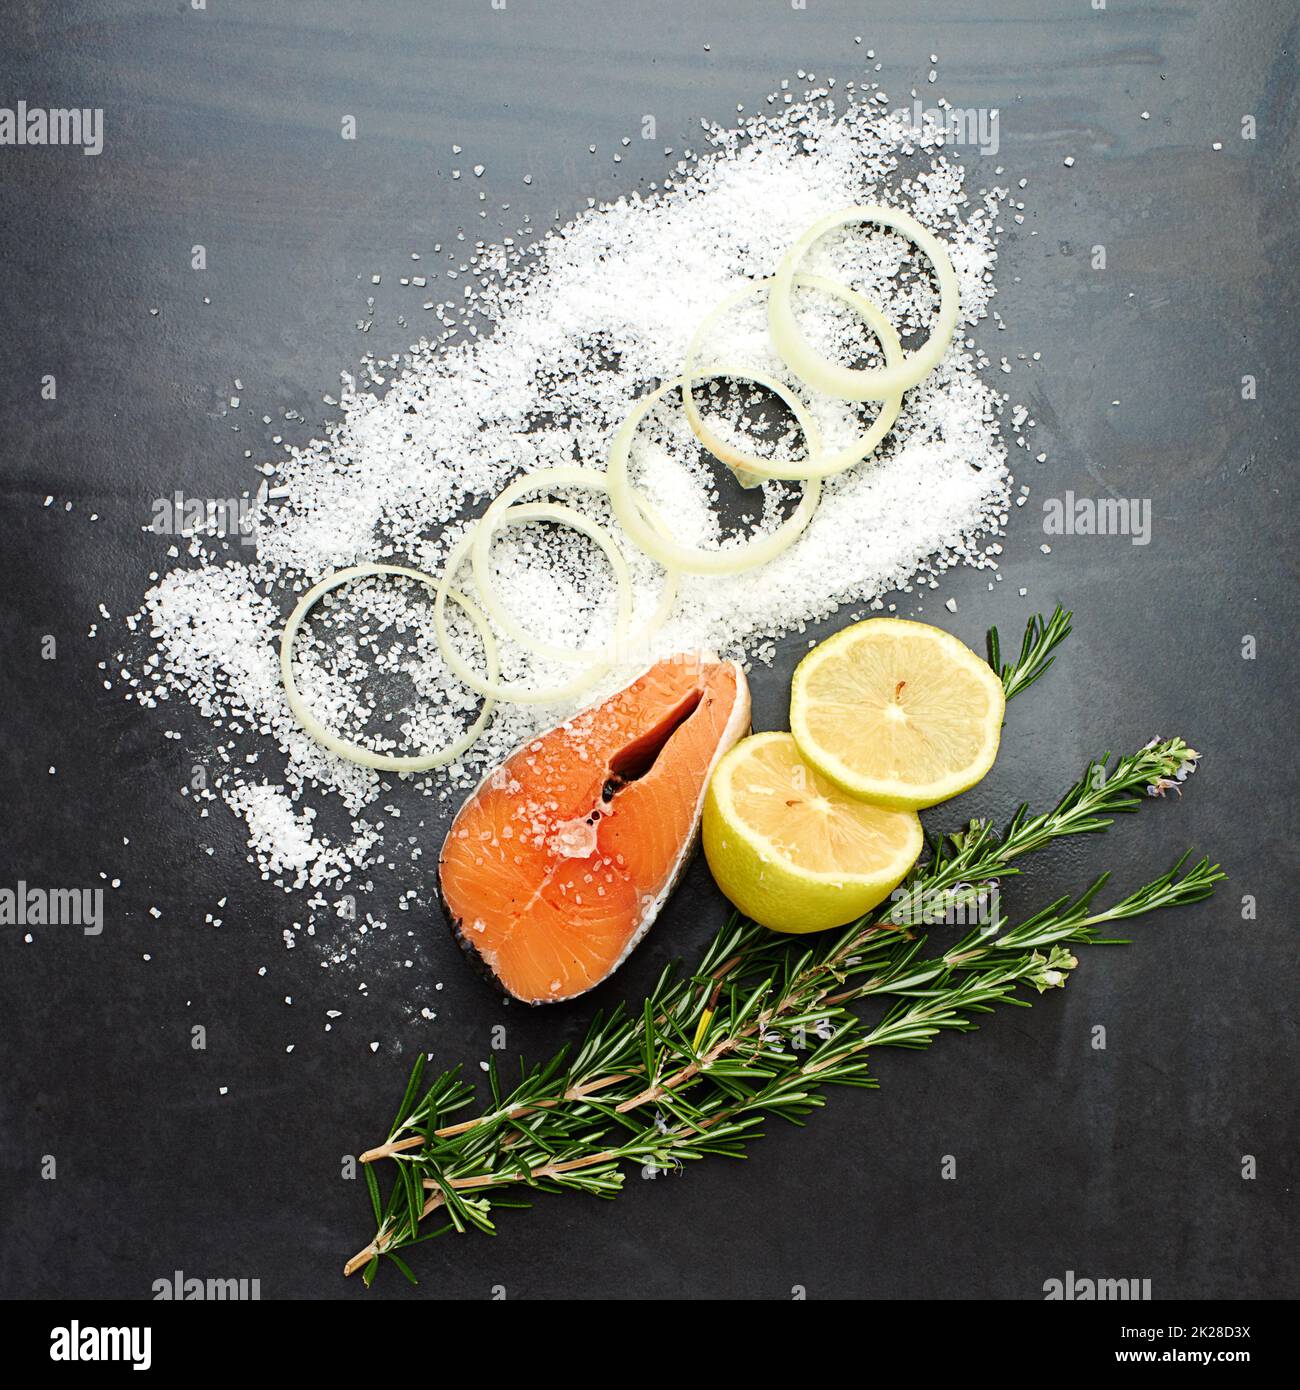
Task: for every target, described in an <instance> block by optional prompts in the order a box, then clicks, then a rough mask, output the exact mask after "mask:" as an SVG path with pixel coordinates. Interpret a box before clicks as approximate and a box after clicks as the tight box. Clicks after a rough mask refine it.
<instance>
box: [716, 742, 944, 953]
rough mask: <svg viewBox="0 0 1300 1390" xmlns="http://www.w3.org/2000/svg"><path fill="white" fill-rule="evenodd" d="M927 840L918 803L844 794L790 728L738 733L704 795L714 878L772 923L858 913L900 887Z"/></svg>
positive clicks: (808, 926) (815, 925) (830, 923)
mask: <svg viewBox="0 0 1300 1390" xmlns="http://www.w3.org/2000/svg"><path fill="white" fill-rule="evenodd" d="M923 843H924V836H923V835H922V833H921V822H920V821H919V820H918V819H917V817H916V814H915V812H913V811H890V810H886V809H885V808H884V807H882V806H871V805H869V804H868V803H867V802H865V801H860V800H858V799H857V798H856V797H851V796H845V795H844V793H843V792H842V791H840V790H839V788H838V787H835V786H833V785H832V784H831V783H830V782H828V781H827V780H826V779H825V778H824V777H821V776H819V775H818V773H816V772H815V771H814V770H813V769H812V768H810V767H809V766H808V764H807V763H806V762H805V761H804V760H803V758H801V757H800V756H799V749H798V748H797V747H796V746H795V741H794V739H793V738H791V737H790V735H789V734H754V735H752V736H751V737H750V738H747V739H742V740H741V742H740V743H738V744H737V745H736V746H735V747H734V748H733V749H732V750H731V752H729V753H728V754H727V755H726V757H724V758H723V759H722V761H721V762H720V763H719V764H718V767H717V771H715V772H714V774H713V778H712V780H711V781H710V783H709V791H708V796H707V797H706V798H705V802H704V855H705V858H706V859H707V860H708V861H709V868H710V869H711V870H712V871H713V877H714V878H715V879H716V880H717V883H718V887H719V888H721V889H722V891H723V892H724V893H725V894H726V895H727V897H728V898H730V899H731V901H732V902H733V903H735V905H736V906H737V907H738V908H739V909H740V910H741V912H743V913H744V914H745V915H746V916H747V917H752V918H753V919H754V921H755V922H759V923H761V924H762V925H763V926H765V927H771V928H772V929H773V930H774V931H781V932H794V933H799V932H810V931H823V930H825V929H826V928H827V927H838V926H842V925H843V924H844V923H846V922H852V921H854V920H855V919H856V918H858V917H861V916H862V915H863V914H864V913H866V912H869V911H870V910H871V909H872V908H873V907H875V906H876V904H877V903H879V902H883V901H884V899H885V898H887V897H888V896H889V894H890V893H891V892H893V890H894V889H895V888H897V887H898V885H899V883H901V882H902V880H903V878H904V876H905V875H906V873H907V871H908V869H910V868H911V867H912V865H913V864H914V863H915V862H916V857H917V855H919V854H920V852H921V846H922V844H923Z"/></svg>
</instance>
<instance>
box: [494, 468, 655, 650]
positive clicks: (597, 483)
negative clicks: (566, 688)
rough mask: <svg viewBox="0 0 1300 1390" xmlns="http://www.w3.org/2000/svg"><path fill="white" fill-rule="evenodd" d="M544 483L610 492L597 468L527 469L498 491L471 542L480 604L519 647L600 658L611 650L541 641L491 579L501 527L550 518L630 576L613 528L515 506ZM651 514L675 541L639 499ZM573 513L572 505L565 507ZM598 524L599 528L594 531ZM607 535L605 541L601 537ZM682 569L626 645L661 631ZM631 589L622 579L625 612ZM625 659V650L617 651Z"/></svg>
mask: <svg viewBox="0 0 1300 1390" xmlns="http://www.w3.org/2000/svg"><path fill="white" fill-rule="evenodd" d="M543 487H557V488H558V487H575V488H588V489H590V490H591V491H592V492H607V491H608V489H607V487H606V485H605V475H604V474H603V473H597V472H596V471H595V469H592V468H577V467H573V468H541V469H537V470H536V471H534V472H532V473H526V474H525V475H524V476H523V477H521V478H516V479H515V481H514V482H513V483H511V484H510V485H509V486H508V487H506V488H505V489H504V490H503V491H502V492H500V493H498V494H497V496H496V497H495V498H494V500H493V502H492V505H491V506H490V507H488V509H487V511H486V512H484V513H483V515H482V517H481V518H480V519H479V522H478V524H477V526H476V527H475V528H474V539H473V542H472V544H471V546H470V559H471V562H472V565H473V569H474V586H475V588H476V590H477V591H478V595H479V602H480V603H481V604H482V605H483V608H484V610H485V611H486V612H487V615H488V617H490V618H491V619H492V621H493V622H494V623H496V625H497V626H498V627H499V628H500V629H501V630H502V631H503V632H505V633H507V634H508V635H509V636H510V637H513V638H514V640H515V641H516V642H518V643H519V644H520V646H523V647H527V648H528V650H529V651H532V652H536V653H537V655H539V656H544V657H549V658H550V659H552V660H554V661H565V662H587V663H590V662H592V661H594V660H599V659H600V658H601V656H603V655H607V654H608V651H609V649H608V647H606V648H605V650H604V651H603V652H593V651H591V650H590V649H578V650H576V651H575V650H570V649H567V648H563V647H553V646H551V645H550V644H549V643H546V642H541V641H539V640H538V639H537V638H536V637H534V636H533V635H532V634H531V633H530V632H528V630H527V629H526V628H525V627H524V626H523V625H522V624H521V623H518V622H516V621H515V620H514V619H513V618H512V617H511V616H510V614H509V613H507V612H506V611H505V608H504V606H503V605H502V604H501V603H500V602H498V600H497V596H496V591H495V586H494V585H493V582H492V568H491V565H490V564H489V558H490V554H491V549H492V541H493V538H494V537H495V535H496V533H497V531H498V530H500V528H501V527H502V526H508V525H512V524H517V523H519V522H522V521H526V520H537V519H549V520H552V521H556V520H563V521H565V522H566V524H568V525H572V526H576V527H577V529H578V530H581V531H583V532H584V533H585V534H586V535H588V536H590V537H591V538H592V540H594V541H595V542H596V544H597V545H599V546H600V547H601V549H602V550H603V551H604V552H605V557H606V558H607V559H608V560H609V562H610V564H611V565H612V566H613V567H614V571H615V574H616V575H617V574H618V573H619V570H620V567H621V569H622V574H623V579H624V581H626V580H627V567H626V563H625V562H624V560H623V557H622V554H621V552H620V553H617V554H616V553H615V549H614V548H615V547H616V543H615V542H614V541H613V540H612V539H611V537H610V535H609V532H608V531H606V530H605V528H604V527H602V526H597V525H596V523H595V522H588V521H587V519H586V518H585V517H582V518H581V521H580V522H578V521H574V520H573V518H574V517H578V516H580V514H579V513H577V512H573V513H569V514H568V515H567V516H566V517H564V518H560V517H556V516H553V515H551V516H549V517H548V518H537V517H535V516H532V515H524V514H523V512H524V510H525V509H521V508H520V507H519V506H518V505H512V504H514V500H515V498H516V497H519V496H522V495H523V494H524V493H526V492H532V491H534V490H536V489H537V488H543ZM639 500H640V502H641V505H642V507H643V509H644V510H645V512H646V515H647V516H648V517H649V518H650V521H651V524H652V525H653V526H654V527H655V528H656V529H657V530H658V531H659V533H660V534H661V535H662V536H663V537H664V538H665V539H669V540H670V539H671V536H670V534H669V532H668V529H667V527H666V526H665V525H664V523H663V520H662V519H661V518H660V516H659V515H658V513H657V512H655V511H654V509H653V508H651V506H650V504H649V502H647V501H646V500H645V499H644V498H641V499H639ZM565 511H566V513H568V508H566V509H565ZM589 528H594V529H589ZM602 537H603V539H602ZM677 578H678V576H677V572H676V570H673V569H669V570H668V571H667V574H666V576H665V578H664V585H663V590H662V592H661V593H660V596H659V603H658V605H657V606H656V608H655V611H654V612H653V613H652V614H651V615H650V617H649V618H648V619H647V620H646V622H645V623H644V624H643V625H642V627H641V628H640V629H639V630H638V631H637V633H636V634H635V635H634V636H633V637H631V638H625V639H624V642H623V644H622V646H629V647H631V648H636V647H637V646H639V645H641V644H645V643H648V642H649V641H650V639H651V638H652V637H653V636H654V635H655V633H656V632H658V631H659V629H660V628H661V627H662V626H663V625H664V623H665V622H666V621H667V619H668V615H669V613H671V612H672V607H673V604H674V602H675V601H676V598H677ZM629 593H630V584H625V583H620V588H619V594H620V599H619V602H620V612H623V609H624V608H625V607H627V606H628V603H627V596H628V594H629ZM630 616H631V615H630V610H629V611H628V612H627V613H625V614H624V622H623V630H624V631H625V629H626V624H627V621H628V620H629V619H630ZM616 656H617V657H619V658H620V659H621V658H622V656H623V650H622V649H621V647H620V650H618V651H617V652H616Z"/></svg>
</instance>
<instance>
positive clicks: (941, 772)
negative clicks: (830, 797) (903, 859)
mask: <svg viewBox="0 0 1300 1390" xmlns="http://www.w3.org/2000/svg"><path fill="white" fill-rule="evenodd" d="M1005 709H1006V698H1005V696H1004V695H1003V693H1002V682H1001V681H1000V680H999V679H998V677H997V675H996V674H995V673H994V671H993V670H992V668H991V667H990V666H989V665H988V663H987V662H984V661H981V660H980V658H979V657H978V656H976V655H975V653H974V652H973V651H971V649H970V648H969V647H967V646H966V645H965V644H964V643H962V642H959V641H958V640H957V638H955V637H953V636H952V635H951V634H950V633H947V632H944V631H943V630H942V629H940V628H937V627H930V626H929V625H928V624H927V623H910V622H905V621H903V620H902V619H901V618H869V619H868V620H867V621H866V622H864V623H855V624H854V625H853V626H852V627H847V628H845V629H844V630H843V631H842V632H837V633H836V634H835V636H834V637H831V638H828V639H827V640H826V641H825V642H823V643H822V644H821V645H820V646H818V647H814V648H813V650H812V651H810V652H809V653H808V655H807V656H806V657H804V659H803V660H802V661H801V662H800V663H799V667H798V669H797V670H796V671H795V673H794V683H793V685H792V687H791V690H790V728H791V730H792V731H793V733H794V737H795V741H796V742H797V743H798V745H799V751H800V752H801V753H802V754H803V756H804V758H805V759H806V760H807V761H808V762H809V763H811V764H812V766H813V767H815V768H816V769H817V771H818V772H820V773H821V774H822V776H823V777H827V778H829V779H830V780H831V781H832V782H834V783H835V785H836V786H837V787H840V788H842V789H843V790H844V791H846V792H848V793H850V795H852V796H860V797H863V798H865V799H866V800H868V801H872V802H875V803H876V804H877V805H880V806H892V807H894V808H895V809H898V810H903V809H908V810H918V809H920V808H921V807H923V806H933V805H934V804H935V803H936V802H938V801H946V800H947V799H948V798H949V797H950V796H956V795H957V793H958V792H964V791H965V790H966V789H967V788H968V787H973V786H974V785H975V783H976V782H978V781H979V780H980V778H981V777H983V776H984V774H985V773H986V772H987V771H988V770H989V768H990V767H992V766H993V759H994V758H996V757H997V755H998V740H999V739H1000V737H1001V734H1002V715H1003V713H1004V711H1005Z"/></svg>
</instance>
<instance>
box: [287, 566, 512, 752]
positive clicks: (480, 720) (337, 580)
mask: <svg viewBox="0 0 1300 1390" xmlns="http://www.w3.org/2000/svg"><path fill="white" fill-rule="evenodd" d="M376 574H400V575H402V576H403V577H404V578H407V579H417V580H419V582H420V583H421V584H425V585H427V586H428V587H429V588H431V589H436V588H437V586H438V580H436V579H435V578H434V577H433V575H431V574H425V573H424V571H423V570H417V569H410V568H408V567H407V566H406V565H371V564H365V565H352V566H351V567H350V568H348V569H341V570H335V571H334V573H333V574H329V575H326V576H325V578H324V579H322V580H319V581H318V582H317V583H315V584H313V585H312V586H311V588H310V589H308V590H307V592H306V593H305V594H303V596H302V597H301V598H300V599H299V600H298V604H297V606H296V607H295V608H294V610H293V612H292V613H290V614H289V620H288V622H286V623H285V625H284V631H283V632H282V633H281V634H280V680H281V681H282V682H283V684H284V693H285V698H286V699H287V700H288V702H289V708H290V709H291V710H292V711H293V714H294V717H295V718H296V719H297V721H298V723H299V724H301V725H302V727H303V728H304V729H305V730H306V732H307V733H308V734H310V735H311V737H312V738H314V739H315V740H316V742H317V743H319V744H320V745H321V747H322V748H327V749H329V751H330V752H331V753H334V754H337V756H338V757H340V758H346V759H347V761H348V762H351V763H357V764H359V765H360V766H361V767H372V768H374V769H375V770H376V771H377V772H429V771H431V770H432V769H433V768H435V767H445V766H446V765H447V764H448V763H450V762H454V761H455V760H456V759H457V758H459V757H460V755H461V754H462V753H464V752H465V750H466V749H468V748H469V747H471V746H472V745H473V744H474V743H475V742H476V741H477V739H478V737H479V735H480V734H481V733H482V732H483V729H484V727H485V726H486V725H487V722H488V720H489V719H490V718H491V717H492V709H493V705H494V701H493V700H492V698H491V697H490V696H489V697H488V698H487V699H485V700H484V702H483V707H482V708H481V709H480V710H479V712H478V717H477V718H476V719H475V720H474V722H473V723H472V724H471V725H470V726H469V728H468V729H466V730H465V732H464V733H463V734H461V736H460V737H459V738H458V739H456V740H455V742H453V743H450V744H448V745H447V747H446V748H444V749H442V750H441V751H440V752H437V753H423V754H418V755H412V756H396V755H393V754H389V753H376V752H375V751H373V750H372V749H370V748H366V747H364V746H363V745H362V744H360V743H353V742H352V741H351V740H350V739H346V738H343V737H342V736H341V735H339V734H335V733H331V732H330V730H329V729H327V728H326V727H325V726H324V724H322V723H321V722H320V720H319V719H317V718H316V716H315V715H314V714H313V713H312V712H311V710H310V708H309V707H308V705H307V702H306V701H305V700H304V699H303V698H302V694H301V693H300V691H299V690H298V687H297V685H296V684H295V682H294V679H293V648H294V643H295V641H296V640H297V637H298V629H299V628H300V627H301V626H302V624H303V620H304V619H305V618H306V616H307V614H308V613H309V612H310V611H311V610H312V609H313V608H314V607H315V606H316V604H317V602H318V601H319V600H320V599H321V598H323V597H324V595H326V594H328V593H329V592H330V591H331V590H332V589H337V588H339V587H340V585H343V584H347V583H349V582H350V581H351V580H353V579H365V578H369V577H370V576H371V575H376ZM447 592H448V593H449V594H450V596H451V597H452V598H454V599H455V600H456V602H457V603H458V604H459V605H460V606H461V608H463V609H464V610H465V612H466V613H467V614H468V615H469V617H470V619H471V621H472V622H473V623H474V626H475V627H476V628H477V629H478V634H479V638H480V640H481V641H482V643H483V650H484V654H485V655H486V657H487V665H488V670H489V671H490V672H492V673H494V674H495V672H496V670H497V648H496V642H495V640H494V639H493V637H492V629H491V628H490V627H488V624H487V620H486V619H485V618H484V617H483V615H482V613H480V612H479V610H478V609H477V608H476V607H475V606H474V604H472V603H471V602H470V601H469V600H468V599H467V598H466V597H465V596H464V595H463V594H460V593H457V592H456V590H454V589H450V590H448V591H447Z"/></svg>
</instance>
